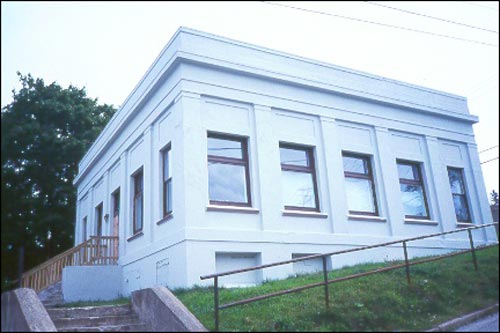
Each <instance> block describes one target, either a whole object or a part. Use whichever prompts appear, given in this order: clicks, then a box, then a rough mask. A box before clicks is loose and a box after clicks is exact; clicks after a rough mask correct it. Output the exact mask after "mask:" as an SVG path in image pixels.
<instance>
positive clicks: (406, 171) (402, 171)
mask: <svg viewBox="0 0 500 333" xmlns="http://www.w3.org/2000/svg"><path fill="white" fill-rule="evenodd" d="M398 173H399V178H403V179H412V180H419V178H418V173H417V167H416V166H414V165H411V164H401V163H398Z"/></svg>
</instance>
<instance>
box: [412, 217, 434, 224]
mask: <svg viewBox="0 0 500 333" xmlns="http://www.w3.org/2000/svg"><path fill="white" fill-rule="evenodd" d="M405 223H407V224H423V225H438V224H439V223H438V221H433V220H421V219H409V218H405Z"/></svg>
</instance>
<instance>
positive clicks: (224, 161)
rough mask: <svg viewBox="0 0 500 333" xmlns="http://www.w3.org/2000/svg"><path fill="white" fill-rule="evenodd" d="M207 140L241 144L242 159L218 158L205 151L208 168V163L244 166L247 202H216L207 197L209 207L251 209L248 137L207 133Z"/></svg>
mask: <svg viewBox="0 0 500 333" xmlns="http://www.w3.org/2000/svg"><path fill="white" fill-rule="evenodd" d="M207 138H214V139H220V140H228V141H235V142H240V143H241V153H242V158H235V157H224V156H219V155H209V153H208V150H207V166H208V163H209V162H213V163H220V164H230V165H239V166H244V167H245V182H246V190H247V193H246V194H247V202H234V201H218V200H211V199H210V197H209V198H208V199H209V201H210V204H211V205H220V206H238V207H252V195H251V189H250V170H249V164H250V163H249V158H248V137H243V136H237V135H230V134H220V133H213V132H208V133H207ZM209 196H210V195H209Z"/></svg>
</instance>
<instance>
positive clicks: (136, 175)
mask: <svg viewBox="0 0 500 333" xmlns="http://www.w3.org/2000/svg"><path fill="white" fill-rule="evenodd" d="M139 177H140V178H141V182H142V186H141V190H140V191H138V190H137V188H138V186H137V185H138V180H139ZM132 179H133V185H134V191H133V196H132V206H133V211H132V214H133V215H132V229H133V232H134V235H135V234H137V233H139V232H141V231H142V229H143V228H144V172H143V168H141V169H139V170H137V171H136V172H135V173H134V174H133V175H132ZM137 198H141V205H142V209H141V227H140V228H138V227H137V221H136V219H135V217H136V210H137V206H136V202H137Z"/></svg>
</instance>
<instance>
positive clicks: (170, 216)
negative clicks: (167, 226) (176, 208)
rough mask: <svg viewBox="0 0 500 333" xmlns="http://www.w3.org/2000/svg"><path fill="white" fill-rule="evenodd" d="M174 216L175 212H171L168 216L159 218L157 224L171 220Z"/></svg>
mask: <svg viewBox="0 0 500 333" xmlns="http://www.w3.org/2000/svg"><path fill="white" fill-rule="evenodd" d="M173 218H174V214H173V213H170V214H168V215H167V216H165V217H163V218H162V219H161V220H159V221H158V222H156V225H162V224H163V223H165V222H167V221H170V220H171V219H173Z"/></svg>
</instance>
